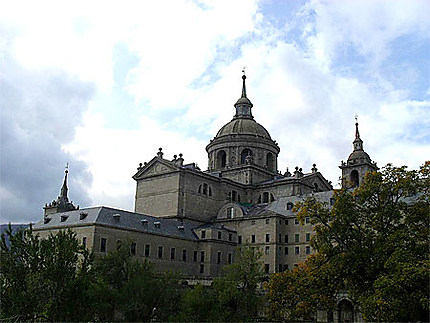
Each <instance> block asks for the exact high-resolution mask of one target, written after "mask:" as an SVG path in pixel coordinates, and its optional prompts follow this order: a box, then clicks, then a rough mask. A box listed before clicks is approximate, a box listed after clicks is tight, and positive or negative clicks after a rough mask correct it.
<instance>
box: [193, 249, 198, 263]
mask: <svg viewBox="0 0 430 323" xmlns="http://www.w3.org/2000/svg"><path fill="white" fill-rule="evenodd" d="M193 261H197V251H195V250H194V254H193Z"/></svg>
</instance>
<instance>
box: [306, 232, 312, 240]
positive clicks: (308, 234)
mask: <svg viewBox="0 0 430 323" xmlns="http://www.w3.org/2000/svg"><path fill="white" fill-rule="evenodd" d="M309 241H311V234H310V233H306V242H309Z"/></svg>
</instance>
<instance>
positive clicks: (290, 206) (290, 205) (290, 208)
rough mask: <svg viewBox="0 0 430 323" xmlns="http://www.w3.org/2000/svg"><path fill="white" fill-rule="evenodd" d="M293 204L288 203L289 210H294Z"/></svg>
mask: <svg viewBox="0 0 430 323" xmlns="http://www.w3.org/2000/svg"><path fill="white" fill-rule="evenodd" d="M293 206H294V205H293V203H291V202H288V203H287V210H292V209H293Z"/></svg>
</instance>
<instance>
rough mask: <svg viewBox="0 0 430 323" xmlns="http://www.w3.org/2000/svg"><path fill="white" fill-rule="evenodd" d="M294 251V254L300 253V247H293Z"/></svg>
mask: <svg viewBox="0 0 430 323" xmlns="http://www.w3.org/2000/svg"><path fill="white" fill-rule="evenodd" d="M294 252H295V254H296V255H298V254H299V253H300V247H295V248H294Z"/></svg>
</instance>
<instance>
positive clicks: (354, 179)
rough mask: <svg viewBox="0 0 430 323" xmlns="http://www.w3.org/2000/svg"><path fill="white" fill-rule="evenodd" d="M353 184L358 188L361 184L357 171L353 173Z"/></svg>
mask: <svg viewBox="0 0 430 323" xmlns="http://www.w3.org/2000/svg"><path fill="white" fill-rule="evenodd" d="M351 182H352V186H353V187H357V186H358V185H359V184H360V183H359V179H358V171H357V170H356V169H354V170H353V171H352V172H351Z"/></svg>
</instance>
